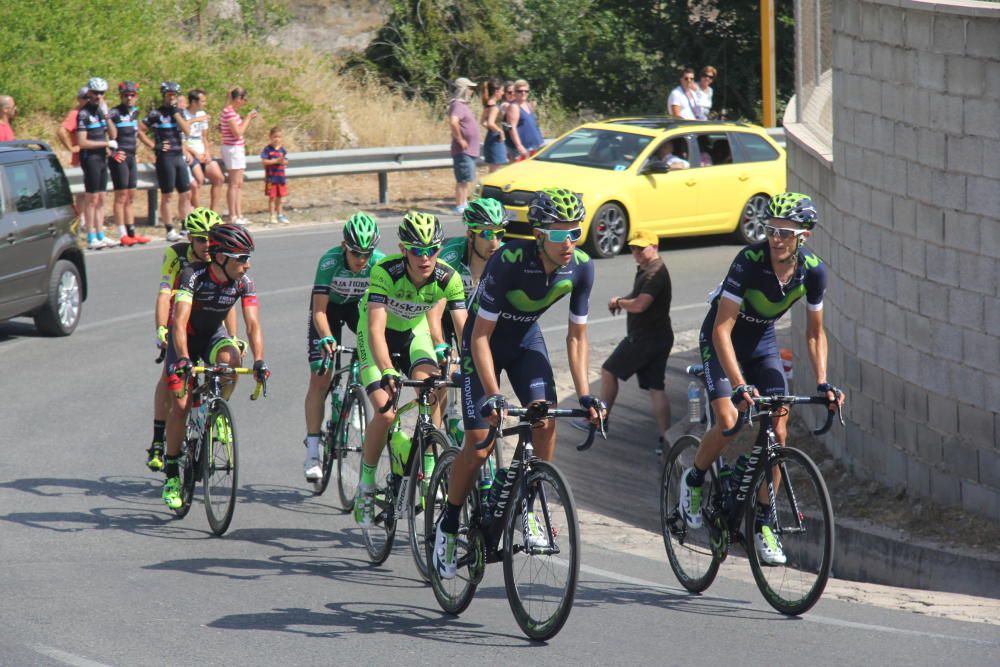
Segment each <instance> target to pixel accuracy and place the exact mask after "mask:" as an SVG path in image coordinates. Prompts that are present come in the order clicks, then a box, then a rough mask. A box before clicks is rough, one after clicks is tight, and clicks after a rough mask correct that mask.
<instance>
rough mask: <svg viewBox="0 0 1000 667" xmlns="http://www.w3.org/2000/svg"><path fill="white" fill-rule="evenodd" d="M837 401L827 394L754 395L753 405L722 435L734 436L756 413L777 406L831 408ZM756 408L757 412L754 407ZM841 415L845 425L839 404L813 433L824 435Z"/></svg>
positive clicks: (750, 421)
mask: <svg viewBox="0 0 1000 667" xmlns="http://www.w3.org/2000/svg"><path fill="white" fill-rule="evenodd" d="M835 404H836V401H831V400H830V399H829V398H827V397H826V396H825V395H823V396H754V397H753V405H752V406H751V407H750V408H748V409H747V410H745V411H743V412H741V413H740V416H739V418H738V419H737V420H736V425H735V426H733V427H732V428H731V429H724V430H723V431H722V435H724V436H726V437H727V438H728V437H731V436H734V435H736V434H737V433H739V432H740V431H741V430H742V429H743V427H744V426H746V425H747V424H752V423H753V418H754V415H755V414H760V413H761V412H771V411H773V410H774V409H775V408H778V407H782V406H785V405H825V406H827V408H829V407H830V406H831V405H835ZM755 408H756V412H754V409H755ZM835 416H836V417H840V425H841V426H843V425H844V412H843V408H842V407H841V406H840V405H837V409H836V410H835V411H834V410H829V409H828V410H827V416H826V422H825V423H824V424H823V425H822V426H820V427H819V428H818V429H812V432H813V435H823V434H824V433H826V432H827V431H829V430H830V428H831V427H832V426H833V418H834V417H835Z"/></svg>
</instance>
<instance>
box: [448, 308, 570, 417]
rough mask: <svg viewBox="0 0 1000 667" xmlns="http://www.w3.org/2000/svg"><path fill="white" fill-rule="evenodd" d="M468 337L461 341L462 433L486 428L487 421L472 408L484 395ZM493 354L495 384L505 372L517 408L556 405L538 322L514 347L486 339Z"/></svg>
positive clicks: (547, 353)
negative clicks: (536, 402)
mask: <svg viewBox="0 0 1000 667" xmlns="http://www.w3.org/2000/svg"><path fill="white" fill-rule="evenodd" d="M469 340H470V338H469V336H464V337H463V340H462V422H463V423H464V424H465V430H467V431H468V430H469V429H475V428H478V429H483V428H489V422H487V421H486V420H485V419H484V418H482V417H480V416H479V413H478V411H477V410H476V405H477V404H478V403H479V401H480V400H482V398H483V396H485V395H486V392H485V390H484V389H483V383H482V382H481V381H480V379H479V376H478V374H477V372H476V366H475V364H474V363H473V361H472V352H471V351H470V349H469ZM490 351H491V352H492V353H493V368H494V369H495V370H496V374H497V381H498V382H499V379H500V373H501V371H506V372H507V379H508V380H510V384H511V386H512V387H513V388H514V394H515V395H516V396H517V400H518V401H519V402H520V403H521V405H528V404H529V403H534V402H535V401H546V402H547V403H549V404H550V405H555V404H556V382H555V378H553V376H552V364H550V363H549V351H548V349H547V348H546V347H545V338H543V337H542V329H541V327H539V326H538V322H535V323H534V324H532V325H531V328H530V329H528V331H527V333H526V334H525V335H524V338H522V339H521V340H520V341H516V342H515V343H514V344H510V343H508V342H500V341H498V340H497V339H496V338H491V339H490Z"/></svg>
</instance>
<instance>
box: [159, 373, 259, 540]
mask: <svg viewBox="0 0 1000 667" xmlns="http://www.w3.org/2000/svg"><path fill="white" fill-rule="evenodd" d="M252 373H253V370H252V369H249V368H240V367H231V366H228V365H226V364H217V365H215V366H194V367H192V368H191V373H190V375H189V377H188V381H187V382H186V383H185V385H184V387H185V391H189V392H190V393H191V410H190V411H189V412H188V417H187V425H186V431H185V437H184V445H183V447H182V448H181V457H180V461H179V466H180V473H181V506H180V507H179V508H177V509H175V510H174V512H175V513H176V514H177V516H178V517H181V518H183V517H184V516H186V515H187V513H188V511H189V510H190V509H191V502H192V500H193V499H194V487H195V484H197V483H198V482H199V481H200V482H201V483H202V491H203V492H204V499H205V513H206V514H207V515H208V525H209V526H210V527H211V528H212V532H213V533H215V534H216V535H223V534H224V533H225V532H226V530H228V529H229V524H230V523H231V522H232V520H233V512H234V510H235V509H236V487H237V484H238V483H239V464H240V459H239V448H238V447H237V439H236V424H235V423H234V422H233V416H232V412H231V411H230V409H229V404H228V403H226V399H224V398H223V397H222V381H223V379H224V378H225V379H227V380H229V381H235V376H237V375H250V374H252ZM200 375H204V378H203V379H201V380H199V378H198V376H200ZM262 393H263V395H264V396H265V397H266V396H267V381H266V380H263V381H258V382H257V386H256V387H255V388H254V391H253V393H252V394H251V395H250V400H257V399H258V398H259V397H260V396H261V394H262ZM182 395H183V394H182Z"/></svg>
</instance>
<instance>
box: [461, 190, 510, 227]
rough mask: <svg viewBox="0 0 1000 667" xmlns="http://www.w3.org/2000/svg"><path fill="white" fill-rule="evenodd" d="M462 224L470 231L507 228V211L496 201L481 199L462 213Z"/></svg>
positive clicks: (486, 198) (487, 198) (472, 203)
mask: <svg viewBox="0 0 1000 667" xmlns="http://www.w3.org/2000/svg"><path fill="white" fill-rule="evenodd" d="M462 222H464V223H465V226H466V227H468V228H469V229H473V230H475V229H479V228H480V227H506V226H507V222H508V219H507V209H505V208H504V207H503V204H501V203H500V202H499V201H497V200H496V199H493V198H491V197H480V198H479V199H475V200H473V201H470V202H469V205H468V206H466V207H465V212H464V213H462Z"/></svg>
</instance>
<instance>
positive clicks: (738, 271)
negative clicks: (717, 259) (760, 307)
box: [721, 249, 753, 304]
mask: <svg viewBox="0 0 1000 667" xmlns="http://www.w3.org/2000/svg"><path fill="white" fill-rule="evenodd" d="M747 252H751V251H750V250H749V249H744V250H741V251H740V254H738V255H737V256H736V259H734V260H733V263H732V264H730V265H729V272H728V273H727V274H726V277H725V279H724V280H723V281H722V285H721V287H722V292H721V296H722V298H724V299H729V300H730V301H735V302H736V303H737V304H741V303H743V295H744V294H745V293H746V283H745V280H746V279H747V278H749V277H750V276H751V275H753V272H752V271H751V268H752V267H751V264H750V259H749V258H748V257H747Z"/></svg>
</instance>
